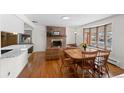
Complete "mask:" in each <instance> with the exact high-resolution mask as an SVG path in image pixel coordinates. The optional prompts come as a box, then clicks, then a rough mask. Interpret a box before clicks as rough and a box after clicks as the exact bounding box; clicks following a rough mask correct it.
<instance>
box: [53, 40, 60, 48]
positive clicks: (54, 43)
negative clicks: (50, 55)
mask: <svg viewBox="0 0 124 93" xmlns="http://www.w3.org/2000/svg"><path fill="white" fill-rule="evenodd" d="M52 45H53V47H61V46H62V42H61V41H53V42H52Z"/></svg>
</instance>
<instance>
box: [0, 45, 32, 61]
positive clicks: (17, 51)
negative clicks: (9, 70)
mask: <svg viewBox="0 0 124 93" xmlns="http://www.w3.org/2000/svg"><path fill="white" fill-rule="evenodd" d="M32 46H33V44H21V45H11V46H7V47H3V48H1V50H6V49H13V50H12V51H9V52H7V53H4V54H1V56H0V59H4V58H12V57H17V56H19V55H21V54H22V53H24V52H27V51H28V49H29V48H30V47H32Z"/></svg>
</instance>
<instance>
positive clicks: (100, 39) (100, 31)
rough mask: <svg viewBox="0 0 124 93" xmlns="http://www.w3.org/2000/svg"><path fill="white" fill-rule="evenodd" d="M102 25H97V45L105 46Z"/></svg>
mask: <svg viewBox="0 0 124 93" xmlns="http://www.w3.org/2000/svg"><path fill="white" fill-rule="evenodd" d="M104 32H105V31H104V26H100V27H98V47H99V48H105V38H104V34H105V33H104Z"/></svg>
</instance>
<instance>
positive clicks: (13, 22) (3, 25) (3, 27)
mask: <svg viewBox="0 0 124 93" xmlns="http://www.w3.org/2000/svg"><path fill="white" fill-rule="evenodd" d="M0 31H4V32H16V33H24V22H23V21H22V20H20V19H19V18H18V17H17V16H16V15H14V14H0Z"/></svg>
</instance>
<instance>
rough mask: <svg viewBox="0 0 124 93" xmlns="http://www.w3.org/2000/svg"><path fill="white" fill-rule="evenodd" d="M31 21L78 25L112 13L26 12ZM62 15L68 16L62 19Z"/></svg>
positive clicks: (53, 24)
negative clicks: (67, 18)
mask: <svg viewBox="0 0 124 93" xmlns="http://www.w3.org/2000/svg"><path fill="white" fill-rule="evenodd" d="M26 16H27V17H28V18H29V19H30V20H31V21H37V22H38V23H37V25H45V26H80V25H84V24H88V23H90V22H94V21H97V20H101V19H104V18H106V17H110V16H113V15H112V14H26ZM63 16H68V17H70V19H69V20H62V19H61V18H62V17H63Z"/></svg>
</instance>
